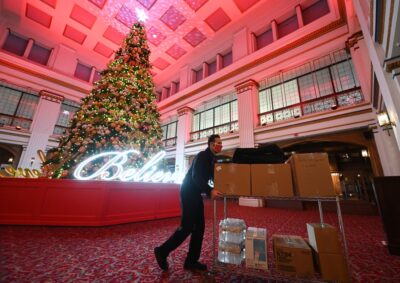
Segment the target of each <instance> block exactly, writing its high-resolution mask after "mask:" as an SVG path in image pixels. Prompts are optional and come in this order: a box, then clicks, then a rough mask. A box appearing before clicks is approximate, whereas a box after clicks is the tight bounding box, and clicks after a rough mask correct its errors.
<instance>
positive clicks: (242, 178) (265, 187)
mask: <svg viewBox="0 0 400 283" xmlns="http://www.w3.org/2000/svg"><path fill="white" fill-rule="evenodd" d="M214 187H215V188H217V189H218V190H219V191H221V192H222V193H223V194H225V195H231V196H256V197H292V196H293V195H297V196H300V197H333V196H335V191H334V189H333V182H332V177H331V174H330V168H329V160H328V155H327V154H326V153H302V154H293V155H292V157H291V158H290V159H289V160H288V161H287V164H236V163H221V164H216V165H215V171H214ZM293 188H294V189H295V190H293Z"/></svg>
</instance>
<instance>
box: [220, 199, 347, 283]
mask: <svg viewBox="0 0 400 283" xmlns="http://www.w3.org/2000/svg"><path fill="white" fill-rule="evenodd" d="M227 198H229V199H238V198H239V196H228V197H224V219H226V218H227ZM254 198H256V197H254ZM263 199H267V200H268V199H270V200H297V201H316V202H317V203H318V211H319V218H320V223H321V225H322V226H323V225H324V223H325V222H324V214H323V211H322V202H324V201H331V202H336V211H337V216H338V223H339V229H340V234H341V235H342V242H343V248H344V256H345V259H346V262H347V265H348V266H347V267H348V270H349V272H350V268H349V264H348V250H347V241H346V235H345V231H344V225H343V218H342V212H341V208H340V201H339V197H338V196H336V197H324V198H302V197H263ZM213 208H214V213H213V214H214V217H213V243H212V247H213V265H212V273H215V272H217V271H218V270H226V269H229V268H230V267H231V268H232V269H233V267H237V265H233V264H229V263H222V262H219V261H218V256H217V253H216V249H217V231H216V227H217V200H214V201H213ZM239 266H240V265H239ZM240 273H241V275H247V276H254V277H259V278H264V279H270V280H277V279H282V277H279V278H276V277H277V276H275V275H272V274H269V272H268V271H262V270H255V269H242V270H241V272H240ZM296 280H299V281H302V279H301V278H296ZM304 281H306V282H321V281H319V280H310V279H308V278H307V279H304Z"/></svg>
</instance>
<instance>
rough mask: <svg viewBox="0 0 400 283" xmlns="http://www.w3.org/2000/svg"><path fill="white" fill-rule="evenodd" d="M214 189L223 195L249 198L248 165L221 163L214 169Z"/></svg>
mask: <svg viewBox="0 0 400 283" xmlns="http://www.w3.org/2000/svg"><path fill="white" fill-rule="evenodd" d="M214 187H215V188H217V190H219V191H220V192H222V193H223V194H225V195H231V196H250V195H251V188H250V165H249V164H235V163H221V164H216V165H215V169H214Z"/></svg>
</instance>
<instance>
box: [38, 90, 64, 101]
mask: <svg viewBox="0 0 400 283" xmlns="http://www.w3.org/2000/svg"><path fill="white" fill-rule="evenodd" d="M39 96H40V97H41V98H43V99H46V100H49V101H53V102H56V103H61V102H63V101H64V96H62V95H59V94H56V93H53V92H50V91H47V90H41V91H40V92H39Z"/></svg>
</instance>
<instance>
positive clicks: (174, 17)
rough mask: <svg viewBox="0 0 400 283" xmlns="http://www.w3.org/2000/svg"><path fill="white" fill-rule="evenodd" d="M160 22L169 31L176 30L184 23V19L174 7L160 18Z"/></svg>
mask: <svg viewBox="0 0 400 283" xmlns="http://www.w3.org/2000/svg"><path fill="white" fill-rule="evenodd" d="M160 20H161V21H162V22H163V23H164V24H166V25H167V26H168V27H169V28H170V29H172V30H176V29H177V28H178V27H179V26H180V25H181V24H183V23H184V22H185V21H186V18H185V16H183V15H182V14H181V13H180V12H179V11H178V10H177V9H176V8H175V7H174V6H171V7H169V9H168V10H167V11H166V12H165V14H164V15H162V16H161V18H160Z"/></svg>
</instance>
